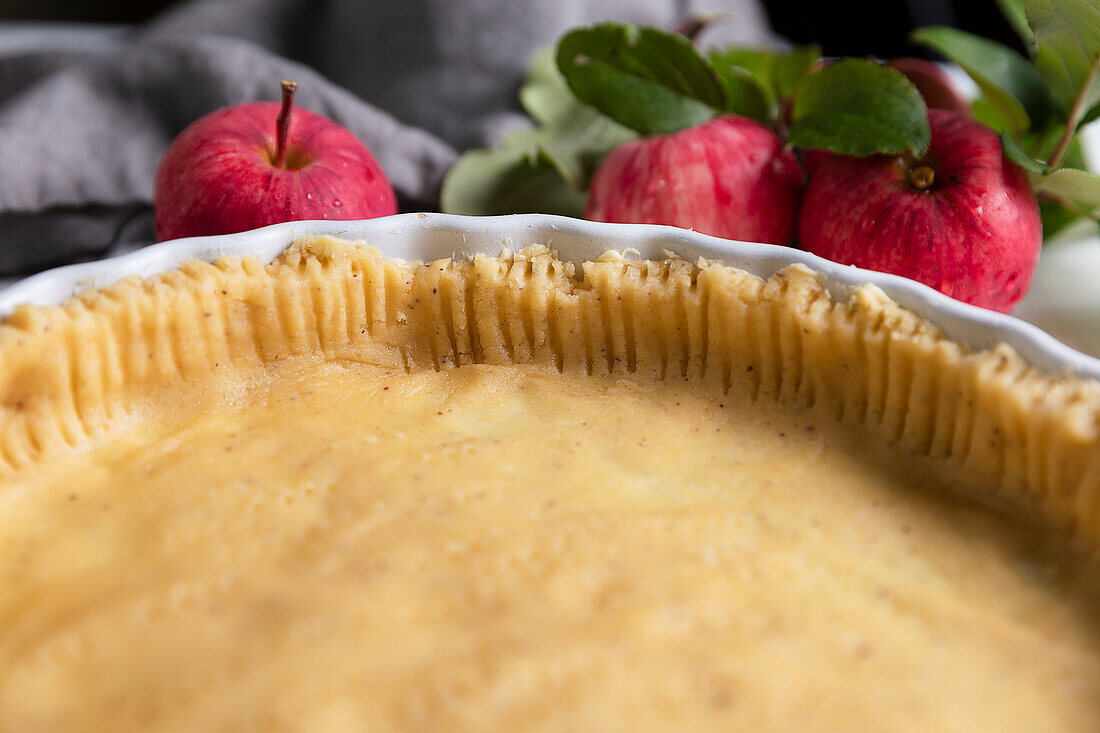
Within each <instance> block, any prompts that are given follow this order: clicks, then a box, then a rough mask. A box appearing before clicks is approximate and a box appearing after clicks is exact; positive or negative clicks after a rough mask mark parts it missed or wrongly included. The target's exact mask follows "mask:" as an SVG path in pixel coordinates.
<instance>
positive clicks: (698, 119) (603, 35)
mask: <svg viewBox="0 0 1100 733" xmlns="http://www.w3.org/2000/svg"><path fill="white" fill-rule="evenodd" d="M557 62H558V69H559V70H560V71H561V73H562V75H563V76H564V77H565V80H566V82H567V83H568V84H569V88H570V89H571V90H573V94H575V95H576V97H577V99H579V100H580V101H581V102H584V103H585V104H590V105H592V106H593V107H595V108H596V109H598V110H599V111H600V112H603V113H604V114H605V115H607V116H608V117H610V118H611V119H613V120H615V121H616V122H618V123H620V124H622V125H625V126H626V127H629V128H630V129H632V130H635V131H637V132H639V133H641V134H643V135H652V134H656V133H662V132H675V131H677V130H682V129H684V128H686V127H691V126H693V125H698V124H700V123H703V122H706V121H707V120H709V119H711V118H713V117H715V116H717V115H718V114H720V112H721V111H722V110H724V109H725V107H726V92H725V89H724V87H723V85H722V83H721V82H720V81H719V80H718V75H717V74H716V73H715V70H714V67H713V66H711V64H710V63H709V62H708V61H707V60H706V59H705V58H704V57H703V56H701V55H700V54H699V53H698V52H697V51H696V50H695V47H694V46H692V44H691V42H690V41H689V40H688V39H686V38H684V37H683V36H681V35H678V34H672V33H665V32H663V31H660V30H657V29H655V28H639V27H637V26H633V25H618V24H614V23H608V24H604V25H598V26H593V27H591V28H581V29H578V30H575V31H572V32H570V33H567V34H566V35H565V36H564V37H563V38H562V39H561V41H559V42H558V54H557Z"/></svg>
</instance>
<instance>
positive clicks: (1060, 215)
mask: <svg viewBox="0 0 1100 733" xmlns="http://www.w3.org/2000/svg"><path fill="white" fill-rule="evenodd" d="M1039 216H1040V217H1041V218H1042V221H1043V240H1044V241H1045V240H1048V239H1050V238H1051V237H1053V236H1054V235H1055V234H1057V233H1058V232H1060V231H1062V230H1063V229H1065V228H1066V227H1068V226H1069V225H1070V224H1072V223H1073V222H1075V221H1077V220H1078V219H1080V218H1081V215H1080V214H1078V213H1076V212H1074V211H1071V210H1069V209H1067V208H1066V207H1065V206H1062V205H1061V204H1059V203H1057V202H1055V201H1040V202H1039Z"/></svg>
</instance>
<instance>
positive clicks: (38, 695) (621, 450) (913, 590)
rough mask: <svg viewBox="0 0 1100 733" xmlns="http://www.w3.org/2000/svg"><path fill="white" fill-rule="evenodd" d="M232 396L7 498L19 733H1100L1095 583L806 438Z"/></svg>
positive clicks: (667, 419) (458, 402)
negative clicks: (485, 732) (719, 732)
mask: <svg viewBox="0 0 1100 733" xmlns="http://www.w3.org/2000/svg"><path fill="white" fill-rule="evenodd" d="M257 374H259V373H257ZM227 394H228V397H226V398H225V399H218V400H213V401H210V403H209V404H208V403H206V402H203V401H202V400H200V399H196V401H195V405H194V407H193V408H192V409H190V410H187V409H177V410H163V409H162V410H158V409H152V408H150V409H148V410H147V411H146V412H143V411H142V408H140V406H139V407H138V408H135V409H134V410H133V411H132V412H131V413H129V414H128V416H126V417H125V418H120V419H121V420H122V421H123V422H124V423H125V424H123V425H122V426H121V427H118V428H117V429H116V430H115V432H113V433H112V435H111V436H110V437H109V439H104V440H103V441H102V442H101V443H100V444H99V445H97V446H95V448H94V449H92V450H86V451H83V452H79V453H75V454H73V455H72V456H71V457H70V459H69V460H66V461H53V462H49V463H46V464H43V465H41V466H37V467H34V468H33V470H32V469H27V470H25V471H23V472H22V473H21V474H19V475H18V476H17V478H16V480H14V481H9V482H8V483H7V484H6V485H4V486H3V487H2V490H0V516H2V517H3V524H2V526H0V572H2V573H3V577H2V582H0V730H4V731H137V730H140V731H198V730H203V731H241V730H264V731H299V730H300V731H345V730H346V731H364V730H372V731H385V730H422V731H463V730H470V731H474V730H530V731H550V730H554V731H579V730H601V731H618V730H621V731H645V730H660V731H668V730H752V731H794V730H821V731H826V730H846V731H857V730H867V731H870V730H889V731H1040V730H1047V731H1093V730H1096V725H1097V721H1098V720H1100V590H1098V582H1097V575H1098V573H1097V570H1096V565H1095V564H1088V563H1087V562H1086V561H1084V560H1078V559H1076V558H1075V556H1074V555H1073V554H1071V553H1070V551H1069V550H1068V549H1067V548H1066V547H1064V546H1063V545H1062V544H1060V543H1058V542H1056V541H1054V540H1053V539H1050V537H1049V535H1047V534H1044V533H1042V532H1040V531H1039V530H1036V529H1033V528H1028V527H1025V526H1024V525H1023V524H1020V523H1017V522H1016V521H1015V520H1012V519H1010V518H1007V517H1005V516H1002V515H999V514H996V513H994V512H992V511H989V510H987V509H983V508H979V507H977V506H975V505H972V504H970V503H967V502H964V501H962V500H959V499H956V498H952V497H951V496H949V495H948V494H947V493H946V492H944V491H941V490H940V488H939V487H938V486H937V485H936V483H935V482H934V481H933V480H932V479H931V478H928V477H927V473H926V472H925V471H924V470H923V469H922V467H921V465H919V464H917V463H916V462H913V463H910V462H909V461H908V459H907V458H905V457H903V456H902V454H901V453H900V452H899V451H896V450H892V449H889V448H888V446H887V445H886V443H885V442H884V441H879V440H877V439H872V438H868V437H867V435H866V434H864V433H860V432H859V431H856V430H854V429H849V428H848V427H846V426H842V425H840V424H837V423H834V422H832V421H828V420H825V419H823V418H822V417H821V413H819V412H815V411H813V410H806V409H801V408H798V407H797V406H788V405H782V404H780V403H778V402H775V401H773V400H771V399H754V398H753V396H751V395H750V394H742V393H738V392H736V391H731V392H729V393H726V392H724V391H723V390H722V389H720V388H716V387H715V386H714V385H713V383H703V382H696V381H695V380H688V379H682V380H681V379H679V378H669V379H665V380H662V379H658V378H656V377H652V376H648V375H643V374H641V373H638V374H605V375H599V374H595V375H587V374H585V373H584V372H583V371H580V372H578V371H569V370H566V371H565V373H559V371H558V370H557V369H555V368H554V367H553V366H552V365H547V364H519V365H511V364H498V365H486V364H466V365H462V366H458V367H454V368H450V369H443V370H439V371H436V370H433V369H412V370H410V371H406V370H404V369H394V368H388V367H381V366H376V365H371V364H368V363H362V362H356V361H354V360H347V359H324V358H320V357H318V356H316V355H313V356H305V357H289V358H286V359H283V360H281V361H280V362H279V363H277V364H275V365H273V366H270V367H268V368H266V369H265V370H264V372H263V374H262V376H256V377H255V378H254V379H253V381H252V382H250V383H249V384H248V385H247V388H241V389H237V390H236V391H234V392H232V393H231V394H229V393H227ZM165 399H167V398H165ZM150 404H152V403H150Z"/></svg>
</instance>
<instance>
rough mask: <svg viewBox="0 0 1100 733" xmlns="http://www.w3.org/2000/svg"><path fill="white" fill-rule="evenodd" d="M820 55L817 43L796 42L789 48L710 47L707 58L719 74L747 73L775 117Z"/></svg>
mask: <svg viewBox="0 0 1100 733" xmlns="http://www.w3.org/2000/svg"><path fill="white" fill-rule="evenodd" d="M820 58H821V48H820V47H819V46H816V45H810V46H799V47H796V48H794V49H792V50H791V51H787V52H782V51H770V50H765V49H752V48H728V49H715V50H713V51H711V54H710V60H711V63H712V64H713V65H714V67H715V69H717V71H718V74H719V76H723V75H725V74H727V73H737V72H733V71H732V70H734V69H738V70H740V74H741V75H745V74H747V75H748V77H749V78H751V79H752V81H753V82H754V83H755V86H756V87H757V89H759V90H760V91H761V92H763V94H764V99H765V100H766V102H767V105H768V110H769V113H770V115H771V116H772V117H774V116H775V115H776V114H777V113H778V110H779V107H780V105H781V104H783V102H785V101H786V99H787V98H788V97H790V96H791V94H792V93H793V92H794V88H795V87H796V86H797V85H798V82H800V81H802V79H803V77H805V76H806V75H807V74H809V73H810V71H811V70H812V69H813V66H814V64H815V63H817V61H818V60H819V59H820Z"/></svg>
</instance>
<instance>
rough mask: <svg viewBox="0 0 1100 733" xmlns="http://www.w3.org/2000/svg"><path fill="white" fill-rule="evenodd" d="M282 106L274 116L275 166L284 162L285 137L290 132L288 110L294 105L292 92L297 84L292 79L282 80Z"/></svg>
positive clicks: (278, 166) (296, 87)
mask: <svg viewBox="0 0 1100 733" xmlns="http://www.w3.org/2000/svg"><path fill="white" fill-rule="evenodd" d="M282 87H283V106H282V107H281V108H280V109H279V116H278V117H276V118H275V160H274V163H275V167H276V168H282V167H283V164H284V163H285V162H286V138H287V135H288V134H289V133H290V110H291V107H293V106H294V93H295V92H296V91H298V85H297V84H295V83H294V82H292V81H284V82H283V84H282Z"/></svg>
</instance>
